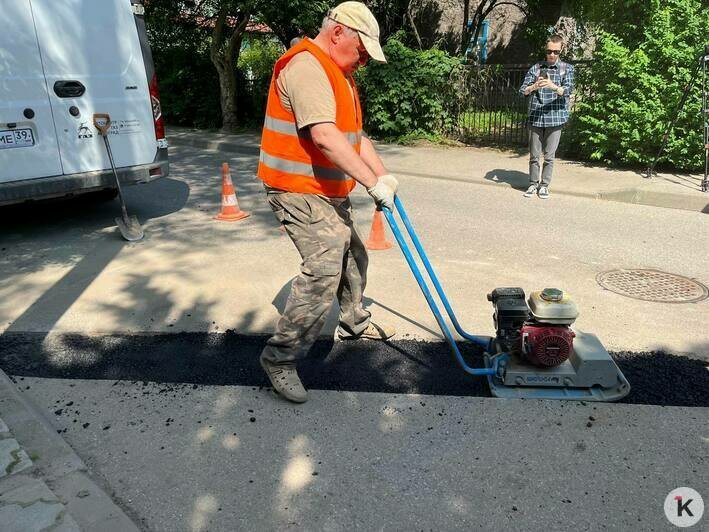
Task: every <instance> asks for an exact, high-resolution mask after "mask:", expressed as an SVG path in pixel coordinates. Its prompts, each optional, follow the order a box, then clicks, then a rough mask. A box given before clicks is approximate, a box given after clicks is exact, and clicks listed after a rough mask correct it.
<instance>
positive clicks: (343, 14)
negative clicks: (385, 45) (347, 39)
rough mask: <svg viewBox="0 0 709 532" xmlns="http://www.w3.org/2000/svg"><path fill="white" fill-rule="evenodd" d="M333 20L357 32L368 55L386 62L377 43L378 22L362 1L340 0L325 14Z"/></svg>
mask: <svg viewBox="0 0 709 532" xmlns="http://www.w3.org/2000/svg"><path fill="white" fill-rule="evenodd" d="M327 16H328V17H330V18H331V19H332V20H334V21H335V22H339V23H340V24H342V25H343V26H347V27H348V28H351V29H353V30H355V31H356V32H357V33H359V37H360V39H362V44H363V45H364V47H365V49H366V50H367V53H368V54H369V57H371V58H372V59H374V60H375V61H379V62H380V63H386V62H387V60H386V57H384V52H383V51H382V47H381V45H380V44H379V24H378V23H377V19H375V18H374V15H373V14H372V12H371V11H370V10H369V8H368V7H367V6H365V5H364V4H363V3H362V2H342V3H341V4H339V5H337V6H335V7H333V8H332V9H331V10H330V11H329V12H328V14H327Z"/></svg>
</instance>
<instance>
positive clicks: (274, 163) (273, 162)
mask: <svg viewBox="0 0 709 532" xmlns="http://www.w3.org/2000/svg"><path fill="white" fill-rule="evenodd" d="M259 162H261V163H263V164H265V165H266V166H268V167H269V168H272V169H274V170H281V171H283V172H288V173H289V174H298V175H304V176H308V177H317V178H318V179H332V180H335V181H345V180H347V179H348V177H347V174H345V173H344V172H343V171H342V170H338V169H337V168H325V167H323V166H315V165H314V164H308V163H299V162H296V161H289V160H287V159H281V158H280V157H273V156H272V155H269V154H268V153H266V152H264V151H263V150H261V155H260V157H259Z"/></svg>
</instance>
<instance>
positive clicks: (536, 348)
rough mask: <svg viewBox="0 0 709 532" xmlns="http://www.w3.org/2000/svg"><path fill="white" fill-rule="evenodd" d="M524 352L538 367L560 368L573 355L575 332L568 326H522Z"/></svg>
mask: <svg viewBox="0 0 709 532" xmlns="http://www.w3.org/2000/svg"><path fill="white" fill-rule="evenodd" d="M521 332H522V352H523V353H524V354H525V356H526V358H527V360H529V361H530V362H531V363H532V364H536V365H537V366H546V367H550V366H558V365H559V364H561V363H562V362H564V361H565V360H566V359H567V358H569V355H570V354H571V348H572V346H573V341H574V336H576V335H575V334H574V332H573V331H572V330H571V329H569V328H568V327H567V326H566V325H524V326H522V331H521Z"/></svg>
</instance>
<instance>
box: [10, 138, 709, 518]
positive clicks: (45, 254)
mask: <svg viewBox="0 0 709 532" xmlns="http://www.w3.org/2000/svg"><path fill="white" fill-rule="evenodd" d="M225 158H226V156H222V155H221V154H215V153H209V152H199V151H197V150H192V151H191V150H187V149H179V150H174V151H173V152H172V153H171V165H172V167H171V175H170V177H169V178H167V179H163V180H160V181H158V182H155V183H152V184H149V185H146V186H143V187H131V188H129V189H128V190H127V192H126V195H127V197H128V201H129V211H131V212H132V213H135V214H137V215H138V217H139V218H140V220H141V222H143V223H144V226H145V229H146V239H145V240H144V241H143V242H141V243H139V244H125V243H123V242H121V241H120V240H119V238H118V237H117V234H116V230H115V227H114V226H113V225H112V223H113V222H112V219H113V217H114V216H115V215H116V214H117V204H115V203H99V202H94V201H90V200H86V199H84V200H74V201H71V202H61V203H54V204H47V205H44V204H41V205H40V204H35V205H29V206H23V207H13V208H10V209H0V215H2V216H3V218H4V222H3V227H2V229H3V230H2V232H0V333H1V334H0V367H1V368H2V369H3V370H5V371H6V372H7V373H8V374H10V375H12V376H13V378H14V380H15V382H16V383H17V384H18V387H19V389H20V390H21V391H22V392H23V393H25V394H27V396H28V397H29V398H31V399H32V400H33V401H34V402H35V403H36V404H37V405H38V406H39V407H40V408H41V410H42V411H43V412H45V413H46V415H47V417H48V418H49V419H50V421H51V423H52V424H53V425H54V426H55V427H56V430H57V431H59V432H60V434H61V435H62V436H63V437H64V438H65V439H66V441H67V442H68V443H69V444H70V445H71V446H72V447H73V448H74V449H75V450H76V452H77V454H79V456H81V458H83V459H84V461H85V462H86V463H87V464H88V465H89V467H90V468H91V470H92V472H93V473H94V475H95V476H96V478H97V480H98V482H100V483H101V484H102V485H103V486H104V488H105V489H106V491H107V492H108V493H109V494H111V495H112V496H113V497H114V498H115V500H116V501H117V502H118V503H119V504H120V505H121V506H122V507H123V508H124V509H125V510H126V512H127V513H128V514H129V515H130V516H132V518H133V519H134V520H135V521H136V523H138V524H139V525H140V526H141V527H142V528H144V529H145V530H149V531H162V530H165V531H176V530H188V531H195V532H202V531H212V530H407V531H408V530H469V529H475V530H507V529H515V530H544V531H549V530H569V529H577V530H594V531H595V530H600V529H606V530H623V531H626V530H643V531H645V530H669V529H671V528H670V524H669V522H668V521H667V520H666V518H665V516H664V513H663V502H664V499H665V497H666V496H667V494H668V493H669V492H670V491H671V490H673V489H675V488H677V487H679V486H688V487H692V488H694V489H696V490H698V491H699V492H700V493H702V494H704V498H705V501H706V500H707V498H708V497H709V468H707V461H708V459H709V409H707V407H708V406H709V371H708V370H707V360H708V359H709V341H708V339H707V335H706V324H707V310H706V309H707V302H706V301H704V302H700V303H696V304H685V305H671V304H660V303H650V302H643V301H638V300H633V299H629V298H624V297H622V296H619V295H618V294H614V293H611V292H608V291H605V290H603V289H601V288H600V287H599V286H598V283H597V282H596V275H597V274H598V273H599V272H601V271H604V270H608V269H614V268H625V267H634V268H640V267H648V268H656V269H660V270H664V271H667V272H672V273H676V274H680V275H683V276H686V277H689V278H697V279H700V280H704V281H705V282H706V272H707V271H709V268H708V263H707V260H708V258H707V257H708V256H709V254H708V253H707V252H706V251H707V249H708V246H707V243H708V242H709V240H708V239H707V235H708V234H709V218H708V217H707V216H706V215H705V214H701V213H696V212H686V211H673V210H670V209H659V208H653V207H647V206H638V205H625V204H619V203H608V202H602V201H597V200H590V199H582V198H576V197H570V196H562V195H556V194H555V195H553V196H552V198H551V199H550V200H547V202H543V201H541V200H538V199H537V198H533V199H531V200H527V199H524V198H522V197H521V193H520V192H519V191H517V190H513V189H510V188H509V187H507V188H499V189H498V188H495V187H491V186H475V185H470V184H467V183H461V182H447V181H444V180H440V179H429V178H425V177H421V176H418V177H412V176H400V177H401V182H402V195H403V196H404V197H405V198H406V205H407V207H409V215H410V216H411V217H412V219H413V221H414V223H415V226H416V228H417V230H418V232H419V236H421V238H422V240H423V242H424V245H425V246H426V249H427V251H428V252H429V256H430V257H431V259H432V261H433V262H434V266H435V267H436V269H437V271H438V274H439V276H440V278H441V279H442V281H443V283H444V286H445V288H446V290H447V293H448V295H449V298H450V299H451V302H452V304H453V306H454V308H455V309H456V312H457V313H458V316H459V317H460V318H461V321H464V322H465V326H466V328H467V329H469V330H471V331H476V332H480V333H481V334H489V333H491V332H492V327H493V326H492V320H491V314H492V308H491V306H490V304H489V303H488V302H487V301H485V294H486V293H487V292H489V291H490V290H491V289H492V288H494V287H496V286H522V287H525V288H526V289H527V290H530V289H536V288H542V287H544V286H560V287H562V288H569V289H572V291H573V294H574V296H575V298H576V300H577V303H578V304H579V306H580V308H581V315H580V317H579V320H578V321H577V325H578V326H579V328H580V329H581V330H584V331H589V332H593V333H595V334H597V335H598V336H599V338H600V339H601V341H602V342H603V343H604V345H606V346H607V347H608V348H609V350H610V351H611V353H612V355H613V356H614V358H615V360H616V362H617V363H618V365H619V367H620V368H621V369H622V371H623V372H624V374H625V375H626V377H627V378H628V380H629V381H630V383H631V386H632V392H631V394H630V395H629V396H628V397H627V398H625V399H624V400H623V401H622V402H620V403H617V404H603V403H591V402H557V401H533V400H501V399H496V398H492V397H490V393H489V390H488V388H487V385H486V384H485V381H484V380H483V379H482V378H474V377H470V376H468V375H467V374H465V373H464V372H463V371H462V370H460V369H459V368H458V367H457V365H456V363H455V361H454V360H453V358H452V356H451V353H450V351H449V349H448V346H447V345H446V344H444V343H443V342H442V341H441V340H440V334H439V333H438V331H437V329H436V322H435V320H434V319H433V317H432V316H431V315H430V312H429V311H428V309H427V308H426V306H425V302H424V300H423V298H422V296H421V294H420V292H419V289H418V286H417V285H416V283H415V282H414V281H413V280H412V278H411V275H410V272H409V271H408V268H407V266H406V264H405V262H404V260H403V258H402V257H401V254H400V252H399V251H398V250H397V249H395V248H394V249H392V250H389V251H386V252H380V253H376V254H375V253H372V255H371V258H370V271H369V279H368V287H367V303H368V304H369V305H370V306H371V308H372V310H373V312H374V313H375V315H376V316H377V317H378V318H382V319H386V320H387V321H389V322H390V323H392V324H394V326H395V327H396V328H397V329H398V330H399V333H400V334H399V335H398V336H397V337H396V338H395V340H394V341H392V342H387V343H383V344H382V343H375V342H346V343H345V342H340V343H333V342H332V341H329V340H327V339H325V338H323V339H322V340H320V341H319V342H318V343H317V344H316V345H315V347H314V349H313V351H312V353H311V355H312V356H311V357H310V359H309V360H308V361H307V362H305V363H304V364H303V365H302V368H301V374H302V377H303V380H304V382H305V384H306V386H307V387H308V388H309V389H310V391H311V394H310V400H309V401H308V402H307V403H305V404H304V405H292V404H289V403H287V402H285V401H283V400H282V399H281V398H279V397H278V396H276V395H275V394H274V393H273V392H272V390H270V388H269V387H268V381H267V378H266V376H265V375H264V374H263V372H262V370H261V369H260V367H259V366H258V353H259V352H260V350H261V348H262V346H263V344H264V342H265V338H266V336H265V335H266V334H267V333H268V332H269V331H270V330H271V329H272V327H273V324H274V322H275V320H276V318H277V316H278V313H279V311H280V309H282V306H283V303H284V301H285V296H286V295H287V293H288V288H289V286H290V284H289V283H290V281H291V279H292V278H293V276H294V275H295V273H296V272H297V265H298V259H297V256H296V254H295V252H294V251H293V249H292V245H291V244H290V242H288V241H287V239H286V238H285V237H284V236H283V234H282V233H281V232H280V231H278V227H277V226H276V224H275V221H274V218H273V215H272V213H270V212H269V211H268V208H267V207H266V206H265V204H264V202H263V195H262V189H261V187H260V185H259V184H258V183H256V182H255V181H254V180H253V167H254V164H255V158H254V157H238V158H237V157H231V158H229V161H230V162H231V163H232V168H233V174H234V177H235V181H236V185H237V190H238V191H239V201H240V205H241V207H242V208H243V209H245V210H248V211H250V212H251V217H250V218H248V219H247V220H245V221H244V222H243V223H242V222H240V223H239V224H219V223H218V222H215V221H214V220H213V216H214V214H215V213H216V212H217V210H218V204H219V183H218V178H219V173H218V169H219V166H220V163H221V162H222V160H224V159H225ZM428 165H429V163H427V162H426V161H421V165H420V166H421V168H422V169H423V170H425V171H432V170H435V169H430V168H428ZM552 192H553V191H552ZM353 203H354V205H355V211H356V215H357V217H358V223H359V226H360V229H361V230H362V233H364V234H366V232H367V231H368V229H369V222H370V220H371V212H372V211H371V200H370V199H369V198H368V197H367V196H366V195H365V194H363V193H361V192H358V193H356V194H354V195H353ZM335 317H336V314H333V315H331V316H330V318H329V320H328V324H327V325H326V328H325V331H324V332H325V334H326V335H329V334H331V333H332V331H333V330H334V325H336V320H335V321H333V320H334V318H335ZM461 345H462V346H463V351H464V354H465V357H466V358H467V360H468V361H469V363H471V364H472V365H481V360H480V356H479V355H480V353H479V352H478V351H477V350H476V349H475V348H474V347H472V346H470V345H467V344H461ZM705 523H706V518H705V521H703V523H702V524H705ZM700 526H701V525H700ZM0 528H1V527H0Z"/></svg>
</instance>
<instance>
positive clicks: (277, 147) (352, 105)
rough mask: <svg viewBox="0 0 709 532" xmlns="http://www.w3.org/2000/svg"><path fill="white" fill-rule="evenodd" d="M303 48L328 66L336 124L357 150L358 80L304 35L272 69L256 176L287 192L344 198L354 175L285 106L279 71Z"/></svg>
mask: <svg viewBox="0 0 709 532" xmlns="http://www.w3.org/2000/svg"><path fill="white" fill-rule="evenodd" d="M300 52H307V53H311V54H313V55H314V56H315V58H316V59H317V60H318V61H319V62H320V64H321V65H322V66H323V68H324V69H325V73H326V74H327V77H328V79H329V80H330V85H331V86H332V91H333V93H334V94H335V103H336V118H335V125H336V126H337V127H338V129H339V130H340V131H342V133H343V134H344V135H345V137H346V138H347V140H348V141H349V142H350V144H352V147H353V148H354V149H355V151H356V152H357V153H359V149H360V144H361V140H362V109H361V107H360V103H359V96H358V94H357V89H356V87H355V84H354V80H353V79H352V77H351V76H345V74H344V73H343V72H342V70H340V68H339V67H338V66H337V65H336V64H335V62H334V61H333V60H332V59H330V57H329V56H328V55H327V54H325V52H324V51H323V50H322V49H321V48H320V47H319V46H318V45H316V44H315V43H314V42H312V41H311V40H310V39H307V38H306V39H303V40H302V41H301V42H300V43H298V44H297V45H295V46H294V47H292V48H291V49H290V50H288V51H287V52H286V53H285V54H283V55H282V56H281V57H280V58H279V59H278V61H276V65H275V66H274V68H273V77H272V78H271V86H270V88H269V91H268V102H267V104H266V119H265V121H264V125H263V133H262V136H261V155H260V157H259V163H258V172H257V175H258V177H259V178H261V179H262V180H263V181H264V183H266V184H267V185H269V186H271V187H273V188H277V189H281V190H286V191H288V192H303V193H307V194H322V195H324V196H328V197H331V198H338V197H345V196H347V194H349V193H350V191H351V190H352V189H353V188H354V187H355V185H356V182H355V180H354V179H352V178H351V177H349V176H348V175H347V174H345V173H344V172H343V171H342V170H340V169H339V168H337V167H336V166H335V165H334V164H333V163H332V162H330V160H329V159H328V158H327V157H325V155H323V153H322V152H321V151H320V150H319V149H318V148H317V146H316V145H315V143H314V142H313V140H312V139H311V137H310V130H309V129H308V128H303V129H302V130H298V128H297V127H296V124H295V116H294V114H293V112H291V111H288V110H286V109H285V108H284V107H283V105H282V104H281V100H280V98H279V97H278V90H277V88H276V79H277V78H278V74H280V72H281V71H282V70H283V68H285V66H286V65H287V64H288V62H289V61H290V60H291V59H293V57H294V56H295V55H296V54H297V53H300ZM353 95H354V98H353Z"/></svg>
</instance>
